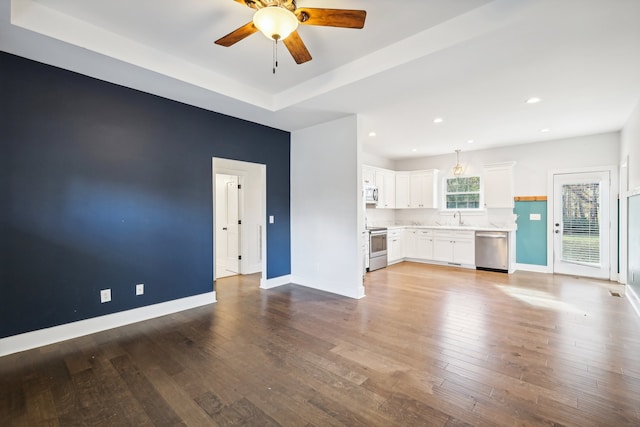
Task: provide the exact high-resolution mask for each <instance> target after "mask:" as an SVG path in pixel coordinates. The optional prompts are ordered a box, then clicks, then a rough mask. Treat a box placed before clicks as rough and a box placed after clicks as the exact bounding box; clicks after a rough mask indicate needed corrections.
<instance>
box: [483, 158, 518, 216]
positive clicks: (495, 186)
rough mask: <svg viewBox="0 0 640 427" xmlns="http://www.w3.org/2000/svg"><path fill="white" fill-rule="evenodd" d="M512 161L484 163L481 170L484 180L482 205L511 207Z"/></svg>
mask: <svg viewBox="0 0 640 427" xmlns="http://www.w3.org/2000/svg"><path fill="white" fill-rule="evenodd" d="M514 166H515V163H514V162H509V163H497V164H493V165H485V166H484V167H483V172H482V180H483V182H484V207H485V208H508V209H513V207H514V203H513V167H514Z"/></svg>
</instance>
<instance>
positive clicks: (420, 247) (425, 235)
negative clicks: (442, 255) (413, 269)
mask: <svg viewBox="0 0 640 427" xmlns="http://www.w3.org/2000/svg"><path fill="white" fill-rule="evenodd" d="M416 255H417V256H416V258H418V259H423V260H430V259H433V230H419V231H418V239H417V244H416Z"/></svg>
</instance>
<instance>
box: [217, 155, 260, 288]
mask: <svg viewBox="0 0 640 427" xmlns="http://www.w3.org/2000/svg"><path fill="white" fill-rule="evenodd" d="M216 163H218V164H217V165H216ZM249 168H251V169H253V172H257V169H256V168H260V171H259V175H260V178H259V181H260V182H259V184H258V185H259V192H260V212H259V215H260V221H259V225H260V228H261V230H260V236H259V240H260V242H259V243H260V269H261V275H262V279H261V281H262V280H264V279H265V278H266V277H267V223H266V219H267V165H265V164H262V163H252V162H246V161H242V160H233V159H225V158H222V157H212V158H211V180H210V181H211V186H212V189H211V194H212V200H211V221H212V230H211V231H212V242H211V246H212V254H211V255H212V270H211V273H212V277H213V284H214V290H215V282H216V279H215V277H216V248H215V246H216V244H215V241H216V240H215V239H216V236H215V227H216V209H215V202H216V185H215V179H216V174H226V175H237V176H238V177H240V179H241V181H243V183H244V184H245V185H246V181H247V179H248V178H247V176H248V175H250V174H252V173H253V172H252V171H251V169H249ZM245 194H246V192H245V191H242V192H240V196H239V198H240V200H239V205H240V211H241V212H240V215H241V216H242V217H245V216H246V215H245V212H244V211H245V204H246V203H245V202H246V201H245V197H246V196H245ZM243 225H244V224H243ZM242 236H243V240H242V241H241V243H240V245H241V249H240V253H241V255H243V258H242V261H241V262H240V272H241V273H240V274H242V272H245V273H246V272H247V263H248V262H249V260H248V257H247V256H246V251H247V250H248V249H247V248H248V247H249V243H248V242H247V238H248V232H247V231H246V228H245V230H243V233H242Z"/></svg>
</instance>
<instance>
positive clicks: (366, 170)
mask: <svg viewBox="0 0 640 427" xmlns="http://www.w3.org/2000/svg"><path fill="white" fill-rule="evenodd" d="M362 183H363V184H366V185H376V170H375V168H373V167H371V166H365V165H363V166H362Z"/></svg>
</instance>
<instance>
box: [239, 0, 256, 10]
mask: <svg viewBox="0 0 640 427" xmlns="http://www.w3.org/2000/svg"><path fill="white" fill-rule="evenodd" d="M235 1H236V2H238V3H240V4H243V5H245V6H248V7H250V8H252V9H255V8H256V4H255V2H253V1H251V0H249V1H245V0H235Z"/></svg>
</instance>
